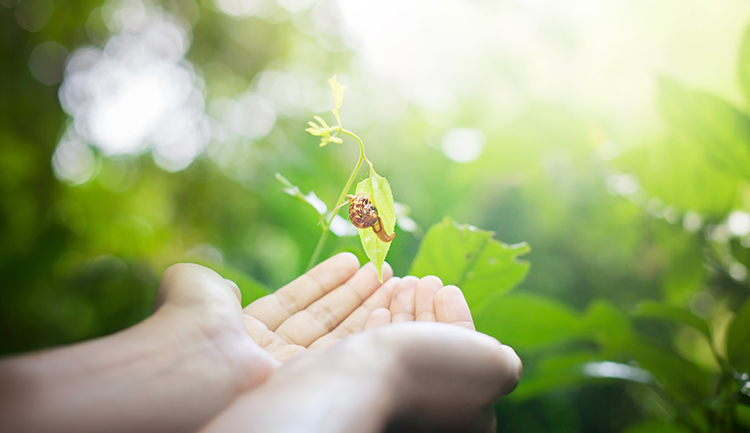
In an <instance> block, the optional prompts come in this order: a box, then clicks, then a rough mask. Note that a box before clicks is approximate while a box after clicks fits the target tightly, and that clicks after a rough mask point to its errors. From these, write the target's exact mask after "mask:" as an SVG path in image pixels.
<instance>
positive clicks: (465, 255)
mask: <svg viewBox="0 0 750 433" xmlns="http://www.w3.org/2000/svg"><path fill="white" fill-rule="evenodd" d="M492 235H493V233H492V232H490V231H485V230H479V229H477V228H476V227H472V226H469V225H459V224H456V223H455V222H454V221H453V220H451V219H450V218H449V217H445V218H444V219H443V221H442V222H440V223H439V224H435V225H434V226H432V227H431V228H430V230H429V231H428V232H427V235H426V236H425V238H424V240H423V241H422V245H421V246H420V248H419V251H418V252H417V256H416V257H415V259H414V262H413V263H412V266H411V271H410V272H409V273H410V274H411V275H415V276H417V277H424V276H426V275H436V276H438V277H440V279H442V280H443V284H446V285H449V284H453V285H456V286H458V287H460V288H461V290H462V291H463V292H464V296H466V300H467V302H468V303H469V306H470V307H472V310H474V311H479V310H480V309H481V308H482V307H483V306H484V305H485V303H487V302H488V301H489V300H490V298H492V297H493V296H496V295H499V294H502V293H505V292H507V291H509V290H510V289H512V288H513V287H514V286H515V285H516V284H518V283H519V282H521V281H522V280H523V279H524V277H525V276H526V273H527V272H528V270H529V263H528V262H524V261H518V260H516V258H517V257H518V256H520V255H523V254H526V253H527V252H529V250H530V248H529V246H528V245H527V244H526V243H521V244H516V245H506V244H504V243H501V242H498V241H496V240H494V239H492Z"/></svg>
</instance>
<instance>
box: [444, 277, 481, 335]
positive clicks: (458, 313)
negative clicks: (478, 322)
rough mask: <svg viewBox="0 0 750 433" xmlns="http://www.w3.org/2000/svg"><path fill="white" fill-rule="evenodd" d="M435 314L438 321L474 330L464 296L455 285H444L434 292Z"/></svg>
mask: <svg viewBox="0 0 750 433" xmlns="http://www.w3.org/2000/svg"><path fill="white" fill-rule="evenodd" d="M435 316H436V318H437V321H438V322H442V323H450V324H453V325H458V326H461V327H463V328H467V329H471V330H475V329H476V328H475V327H474V320H472V318H471V310H469V304H467V303H466V298H464V294H463V293H462V292H461V289H459V288H458V287H456V286H445V287H443V288H442V289H440V290H438V292H437V294H435Z"/></svg>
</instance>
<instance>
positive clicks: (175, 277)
mask: <svg viewBox="0 0 750 433" xmlns="http://www.w3.org/2000/svg"><path fill="white" fill-rule="evenodd" d="M235 290H236V291H235ZM237 291H239V288H237V285H236V284H229V283H227V280H225V279H224V278H222V277H221V275H219V274H217V273H216V272H214V271H213V270H211V269H209V268H206V267H204V266H200V265H196V264H192V263H178V264H176V265H172V266H170V267H169V268H167V269H166V270H165V271H164V273H163V274H162V277H161V280H160V281H159V288H158V289H157V293H156V300H155V302H154V312H156V310H158V309H159V308H161V307H163V306H164V305H167V304H169V305H173V306H176V307H180V308H200V309H201V314H204V315H205V314H206V313H209V312H211V310H215V311H216V312H217V313H218V314H234V312H235V311H237V312H238V311H240V310H241V307H240V305H241V304H240V303H239V301H238V300H237V299H238V298H237ZM230 311H231V313H230ZM237 318H238V320H239V315H238V316H237Z"/></svg>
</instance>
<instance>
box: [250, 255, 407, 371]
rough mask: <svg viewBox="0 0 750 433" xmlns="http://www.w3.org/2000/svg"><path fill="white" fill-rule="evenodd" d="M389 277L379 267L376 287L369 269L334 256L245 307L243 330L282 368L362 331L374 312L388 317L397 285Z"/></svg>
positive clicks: (388, 270)
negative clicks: (302, 355)
mask: <svg viewBox="0 0 750 433" xmlns="http://www.w3.org/2000/svg"><path fill="white" fill-rule="evenodd" d="M392 273H393V272H392V271H391V268H390V266H389V265H388V264H387V263H386V264H384V266H383V277H384V279H385V280H386V282H385V284H381V283H380V281H378V277H377V274H376V272H375V267H374V266H373V265H372V264H371V263H368V264H366V265H365V266H363V267H362V268H360V267H359V261H358V260H357V258H356V256H354V255H353V254H350V253H341V254H337V255H335V256H333V257H331V258H330V259H328V260H326V261H324V262H322V263H321V264H319V265H317V266H316V267H314V268H313V269H311V270H310V271H308V272H307V273H305V274H303V275H302V276H300V277H299V278H297V279H295V280H294V281H292V282H291V283H289V284H287V285H286V286H284V287H282V288H280V289H279V290H277V291H276V292H275V293H273V294H271V295H268V296H264V297H263V298H260V299H258V300H256V301H254V302H253V303H251V304H250V305H248V306H247V307H245V309H244V313H245V316H244V319H245V327H246V330H247V332H248V334H250V336H251V337H252V338H253V340H255V342H256V343H258V345H259V346H261V347H262V348H263V349H265V350H266V351H267V352H268V353H270V354H271V355H272V356H273V357H274V358H276V359H277V360H279V361H282V362H283V361H286V360H287V359H289V358H291V357H292V356H294V355H298V354H300V353H302V352H305V351H306V350H307V349H326V348H328V347H331V346H333V345H334V344H336V343H338V342H339V341H341V340H342V339H344V338H346V337H347V336H349V335H351V334H354V333H357V332H359V331H362V330H364V329H365V328H366V326H368V320H369V319H370V316H371V314H372V312H373V311H382V310H385V311H387V309H388V307H389V306H390V304H391V296H392V292H393V289H394V287H395V286H396V285H397V283H398V282H399V279H398V278H390V277H391V275H392ZM370 326H374V324H371V325H370Z"/></svg>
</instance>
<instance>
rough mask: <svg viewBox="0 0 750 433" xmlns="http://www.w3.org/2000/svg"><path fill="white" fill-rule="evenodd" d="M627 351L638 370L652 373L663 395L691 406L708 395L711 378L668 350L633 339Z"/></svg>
mask: <svg viewBox="0 0 750 433" xmlns="http://www.w3.org/2000/svg"><path fill="white" fill-rule="evenodd" d="M627 351H628V354H629V355H631V356H632V357H633V359H634V360H635V361H636V362H637V363H638V365H639V366H640V367H641V368H643V369H646V370H648V371H649V372H650V373H651V374H653V376H654V379H655V380H656V382H657V383H658V384H659V386H660V387H661V388H663V389H664V391H665V392H667V393H669V394H670V395H672V396H673V397H675V398H677V399H679V400H680V401H682V402H685V403H689V404H695V403H699V402H701V401H703V400H704V399H705V398H707V397H708V396H709V395H710V389H711V376H710V375H709V374H708V373H707V372H706V371H704V370H703V369H701V368H700V367H698V366H697V365H695V364H693V363H691V362H689V361H687V360H685V359H683V358H681V357H679V356H678V355H676V354H675V353H674V352H672V351H671V350H669V349H667V348H665V347H663V346H661V345H658V344H656V343H651V342H648V341H644V340H642V339H637V340H633V341H632V343H631V344H630V345H629V347H628V348H627Z"/></svg>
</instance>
